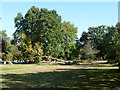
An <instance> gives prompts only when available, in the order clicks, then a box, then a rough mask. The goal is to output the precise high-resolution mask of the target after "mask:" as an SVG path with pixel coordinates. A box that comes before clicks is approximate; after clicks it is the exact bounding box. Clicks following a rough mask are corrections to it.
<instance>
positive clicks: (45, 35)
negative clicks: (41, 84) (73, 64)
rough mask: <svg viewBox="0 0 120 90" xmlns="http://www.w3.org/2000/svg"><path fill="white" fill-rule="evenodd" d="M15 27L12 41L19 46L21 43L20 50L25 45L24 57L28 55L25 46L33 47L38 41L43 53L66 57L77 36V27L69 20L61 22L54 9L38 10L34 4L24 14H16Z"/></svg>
mask: <svg viewBox="0 0 120 90" xmlns="http://www.w3.org/2000/svg"><path fill="white" fill-rule="evenodd" d="M15 27H16V31H15V32H14V34H13V37H14V39H13V40H12V43H14V44H18V45H20V47H21V45H23V47H22V48H21V50H22V49H23V48H24V47H25V48H24V49H23V51H25V52H24V55H23V56H25V57H27V55H28V54H27V53H28V52H26V50H27V48H33V47H34V46H35V44H36V43H38V44H39V45H40V47H41V49H42V50H43V55H49V56H53V57H64V56H65V57H66V58H68V57H69V54H70V53H71V51H70V49H69V48H71V47H73V46H74V44H73V42H74V41H75V39H76V37H77V35H76V33H77V28H75V27H74V25H71V24H70V22H63V23H62V22H61V16H59V15H58V14H57V12H56V11H55V10H50V11H49V10H47V9H45V8H42V9H40V10H39V8H36V7H35V6H32V8H30V9H29V10H28V12H27V13H26V14H25V16H22V14H21V13H18V14H17V16H16V17H15ZM19 49H20V48H19ZM28 50H29V49H28ZM30 52H31V51H30ZM64 52H65V53H64Z"/></svg>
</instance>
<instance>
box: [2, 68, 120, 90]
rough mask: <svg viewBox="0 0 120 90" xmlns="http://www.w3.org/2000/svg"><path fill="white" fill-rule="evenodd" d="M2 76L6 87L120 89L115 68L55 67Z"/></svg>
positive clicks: (119, 80) (118, 75) (118, 76)
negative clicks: (43, 70) (51, 70)
mask: <svg viewBox="0 0 120 90" xmlns="http://www.w3.org/2000/svg"><path fill="white" fill-rule="evenodd" d="M61 70H62V71H61ZM2 78H3V79H4V81H3V82H2V84H3V86H6V87H8V88H81V89H85V90H86V89H100V88H105V89H120V72H118V70H117V69H97V70H96V69H57V71H54V72H38V73H26V74H5V75H3V76H2Z"/></svg>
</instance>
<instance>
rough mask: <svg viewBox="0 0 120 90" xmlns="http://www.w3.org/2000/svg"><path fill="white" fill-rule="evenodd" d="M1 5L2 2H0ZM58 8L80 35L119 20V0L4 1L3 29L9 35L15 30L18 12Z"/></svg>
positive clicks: (63, 17) (64, 19) (63, 19)
mask: <svg viewBox="0 0 120 90" xmlns="http://www.w3.org/2000/svg"><path fill="white" fill-rule="evenodd" d="M0 5H1V4H0ZM33 5H34V6H36V7H38V8H47V9H48V10H53V9H54V10H56V11H57V13H58V14H59V15H60V16H61V17H62V21H70V22H71V23H72V24H74V25H75V27H77V28H78V33H77V35H78V37H80V36H81V34H82V32H83V31H87V29H88V27H93V26H99V25H109V26H111V25H113V26H115V24H116V23H117V22H118V3H117V2H2V8H1V9H2V13H1V14H2V19H1V22H2V27H1V28H2V29H5V30H6V31H7V34H8V36H9V37H12V34H13V33H14V31H15V28H14V18H15V17H16V16H17V13H18V12H21V13H22V14H23V16H24V15H25V13H26V12H27V11H28V9H30V8H31V7H32V6H33Z"/></svg>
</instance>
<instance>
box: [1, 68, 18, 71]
mask: <svg viewBox="0 0 120 90" xmlns="http://www.w3.org/2000/svg"><path fill="white" fill-rule="evenodd" d="M15 69H20V68H0V71H6V70H15Z"/></svg>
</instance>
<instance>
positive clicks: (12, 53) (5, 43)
mask: <svg viewBox="0 0 120 90" xmlns="http://www.w3.org/2000/svg"><path fill="white" fill-rule="evenodd" d="M0 38H1V40H2V59H3V60H4V61H11V60H12V59H13V57H14V58H15V57H16V55H17V54H18V53H19V51H18V48H17V47H16V46H14V45H11V40H10V38H9V37H8V36H7V34H6V31H5V30H3V31H0Z"/></svg>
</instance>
